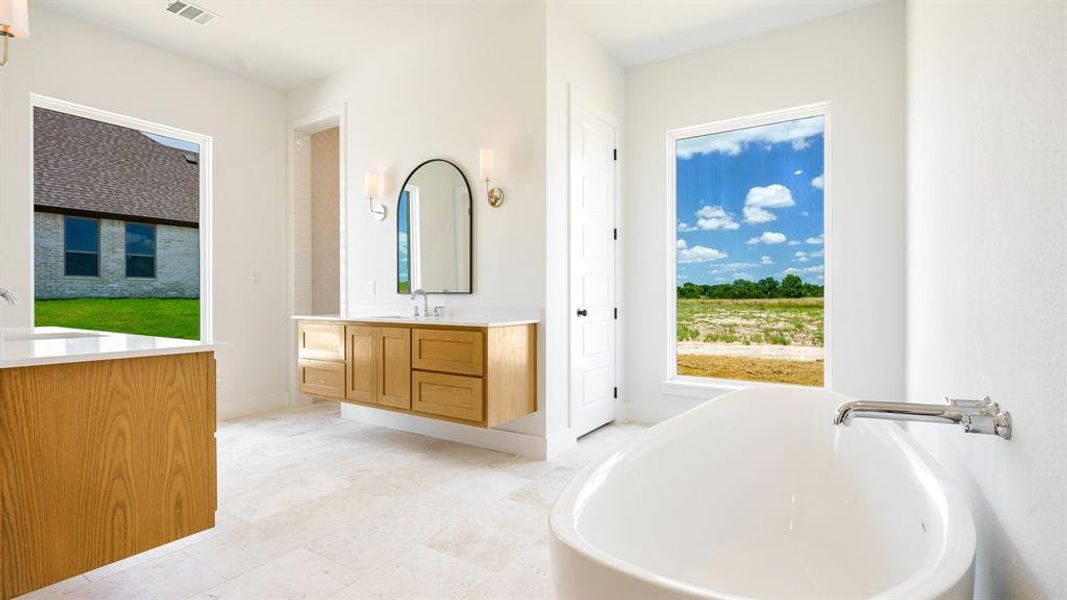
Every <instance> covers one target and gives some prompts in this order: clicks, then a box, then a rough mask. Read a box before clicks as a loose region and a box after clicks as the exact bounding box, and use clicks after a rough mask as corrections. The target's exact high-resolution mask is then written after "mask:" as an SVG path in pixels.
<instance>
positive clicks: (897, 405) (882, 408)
mask: <svg viewBox="0 0 1067 600" xmlns="http://www.w3.org/2000/svg"><path fill="white" fill-rule="evenodd" d="M852 419H889V420H891V421H922V422H926V423H947V424H951V425H962V426H963V430H964V431H965V432H967V433H986V434H990V435H999V436H1000V437H1002V438H1004V439H1006V440H1010V439H1011V414H1010V413H1008V411H1006V410H1000V406H999V405H998V404H997V403H996V402H993V401H992V400H990V399H989V398H988V397H986V398H982V399H981V400H960V399H955V398H945V404H914V403H911V402H868V401H866V400H856V401H853V402H845V403H844V404H841V405H839V406H838V407H837V410H836V411H834V425H848V424H849V423H851V422H852Z"/></svg>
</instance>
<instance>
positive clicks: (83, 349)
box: [0, 327, 214, 369]
mask: <svg viewBox="0 0 1067 600" xmlns="http://www.w3.org/2000/svg"><path fill="white" fill-rule="evenodd" d="M213 349H214V346H212V345H211V344H207V343H204V342H198V341H193V340H179V339H175V338H165V337H154V336H147V335H132V334H128V333H109V332H104V331H88V330H84V329H69V328H66V327H30V328H19V329H2V330H0V369H9V368H14V367H35V366H39V365H55V364H63V363H76V362H90V361H95V360H114V359H118V358H139V357H142V356H158V355H165V354H187V353H192V352H209V351H211V350H213Z"/></svg>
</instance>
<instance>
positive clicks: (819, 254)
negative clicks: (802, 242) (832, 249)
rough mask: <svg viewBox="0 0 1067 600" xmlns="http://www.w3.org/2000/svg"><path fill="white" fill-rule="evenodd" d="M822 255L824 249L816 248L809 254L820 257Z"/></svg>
mask: <svg viewBox="0 0 1067 600" xmlns="http://www.w3.org/2000/svg"><path fill="white" fill-rule="evenodd" d="M822 255H823V251H822V250H816V251H815V252H812V253H811V254H809V255H808V256H810V257H812V258H819V257H820V256H822Z"/></svg>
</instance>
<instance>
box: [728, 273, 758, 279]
mask: <svg viewBox="0 0 1067 600" xmlns="http://www.w3.org/2000/svg"><path fill="white" fill-rule="evenodd" d="M730 277H733V278H734V280H735V281H736V280H738V279H748V280H750V281H751V280H753V279H755V277H753V276H751V275H749V274H748V273H741V272H738V273H734V274H733V275H730Z"/></svg>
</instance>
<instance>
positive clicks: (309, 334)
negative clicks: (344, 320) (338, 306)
mask: <svg viewBox="0 0 1067 600" xmlns="http://www.w3.org/2000/svg"><path fill="white" fill-rule="evenodd" d="M298 344H299V352H300V358H303V359H310V360H336V361H343V360H344V359H345V326H344V324H341V323H300V330H299V340H298Z"/></svg>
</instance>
